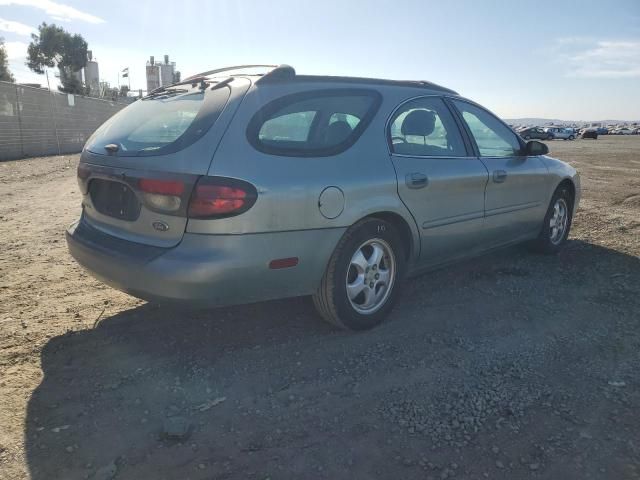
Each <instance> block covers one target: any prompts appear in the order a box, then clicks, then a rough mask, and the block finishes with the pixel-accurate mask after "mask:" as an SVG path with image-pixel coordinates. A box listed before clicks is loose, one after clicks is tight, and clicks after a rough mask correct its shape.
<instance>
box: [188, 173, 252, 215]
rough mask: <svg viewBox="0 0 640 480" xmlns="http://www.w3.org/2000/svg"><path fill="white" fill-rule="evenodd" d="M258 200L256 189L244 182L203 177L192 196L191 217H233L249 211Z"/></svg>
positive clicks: (190, 203)
mask: <svg viewBox="0 0 640 480" xmlns="http://www.w3.org/2000/svg"><path fill="white" fill-rule="evenodd" d="M257 198H258V191H257V190H256V188H255V187H254V186H253V185H251V184H250V183H248V182H245V181H243V180H237V179H234V178H224V177H201V178H200V180H198V183H196V186H195V188H194V189H193V194H192V195H191V201H190V202H189V217H190V218H224V217H233V216H235V215H239V214H241V213H243V212H246V211H247V210H249V209H250V208H251V207H252V206H253V204H254V203H256V199H257Z"/></svg>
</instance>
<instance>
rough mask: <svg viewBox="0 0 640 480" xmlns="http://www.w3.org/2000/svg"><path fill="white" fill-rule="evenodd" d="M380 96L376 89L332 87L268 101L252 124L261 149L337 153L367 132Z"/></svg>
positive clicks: (305, 154) (256, 145)
mask: <svg viewBox="0 0 640 480" xmlns="http://www.w3.org/2000/svg"><path fill="white" fill-rule="evenodd" d="M380 101H381V96H380V94H379V93H378V92H376V91H374V90H364V89H328V90H314V91H309V92H303V93H296V94H292V95H287V96H284V97H281V98H279V99H277V100H274V101H273V102H271V103H268V104H267V105H265V106H264V107H263V108H261V109H260V110H259V111H258V112H257V113H256V114H255V115H254V116H253V118H252V119H251V121H250V122H249V126H248V128H247V139H248V141H249V143H251V145H253V147H254V148H256V149H257V150H259V151H261V152H264V153H268V154H272V155H283V156H291V157H317V156H329V155H336V154H338V153H341V152H343V151H345V150H347V149H348V148H349V147H351V146H352V145H353V144H354V143H355V142H356V141H357V140H358V138H359V137H360V135H362V133H363V132H364V131H365V129H366V128H367V126H368V125H369V123H370V122H371V120H372V119H373V117H374V116H375V114H376V112H377V110H378V107H379V106H380Z"/></svg>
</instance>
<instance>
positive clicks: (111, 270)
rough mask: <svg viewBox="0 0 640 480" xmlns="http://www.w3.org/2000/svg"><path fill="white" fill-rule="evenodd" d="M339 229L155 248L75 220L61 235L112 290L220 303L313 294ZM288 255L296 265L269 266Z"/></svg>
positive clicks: (202, 239) (200, 239)
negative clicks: (295, 259) (116, 236)
mask: <svg viewBox="0 0 640 480" xmlns="http://www.w3.org/2000/svg"><path fill="white" fill-rule="evenodd" d="M344 230H345V229H322V230H305V231H294V232H276V233H258V234H245V235H199V234H189V233H185V235H184V237H183V239H182V241H181V242H180V244H178V245H177V246H175V247H173V248H159V247H153V246H146V245H141V244H138V243H134V242H129V241H126V240H121V239H117V238H115V237H112V236H110V235H107V234H105V233H102V232H100V231H98V230H96V229H95V228H93V227H91V226H89V225H88V224H87V223H86V222H85V221H84V220H80V221H79V222H76V223H75V224H73V225H71V226H70V227H69V229H68V230H67V232H66V238H67V245H68V248H69V252H70V253H71V255H72V256H73V258H75V260H76V261H77V262H78V263H79V264H80V265H82V266H83V267H84V268H85V269H87V270H88V271H89V273H91V275H93V276H94V277H96V278H97V279H98V280H100V281H102V282H104V283H106V284H107V285H110V286H112V287H114V288H116V289H118V290H121V291H123V292H126V293H129V294H131V295H133V296H136V297H139V298H142V299H145V300H151V301H160V302H180V303H183V302H186V303H188V304H192V305H198V306H222V305H231V304H240V303H250V302H257V301H262V300H268V299H274V298H283V297H291V296H298V295H307V294H310V293H312V292H313V291H314V290H315V289H316V288H317V287H318V285H319V284H320V280H321V278H322V275H323V274H324V270H325V268H326V265H327V262H328V260H329V257H330V256H331V253H332V252H333V249H334V248H335V245H336V244H337V243H338V240H339V239H340V237H341V236H342V234H343V233H344ZM287 257H298V258H299V263H298V265H297V266H295V267H291V268H284V269H278V270H273V269H270V268H269V262H270V261H271V260H274V259H278V258H287Z"/></svg>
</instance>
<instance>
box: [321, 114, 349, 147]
mask: <svg viewBox="0 0 640 480" xmlns="http://www.w3.org/2000/svg"><path fill="white" fill-rule="evenodd" d="M352 131H353V130H352V129H351V125H349V124H348V123H347V122H345V121H344V120H340V121H337V122H333V123H332V124H330V125H329V126H328V127H327V130H326V131H325V133H324V143H325V144H326V145H338V144H339V143H342V142H344V141H345V140H346V139H347V137H348V136H349V135H351V132H352Z"/></svg>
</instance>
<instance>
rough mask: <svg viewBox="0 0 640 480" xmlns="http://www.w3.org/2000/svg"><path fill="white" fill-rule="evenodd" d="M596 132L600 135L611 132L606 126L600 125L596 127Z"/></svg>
mask: <svg viewBox="0 0 640 480" xmlns="http://www.w3.org/2000/svg"><path fill="white" fill-rule="evenodd" d="M596 132H597V133H598V135H608V134H609V130H608V129H607V128H606V127H598V128H596Z"/></svg>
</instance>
